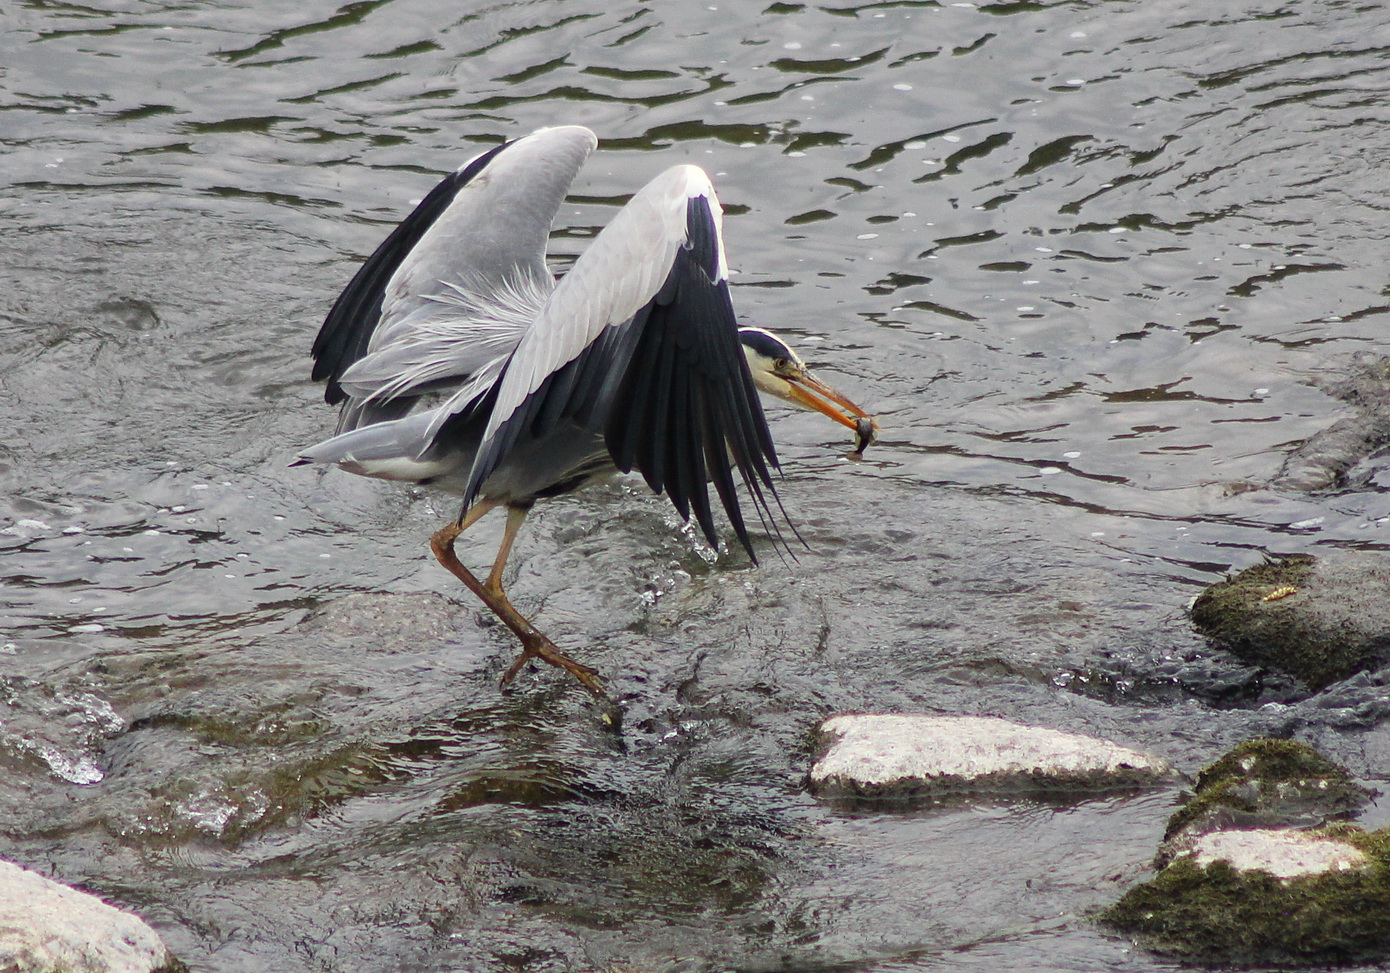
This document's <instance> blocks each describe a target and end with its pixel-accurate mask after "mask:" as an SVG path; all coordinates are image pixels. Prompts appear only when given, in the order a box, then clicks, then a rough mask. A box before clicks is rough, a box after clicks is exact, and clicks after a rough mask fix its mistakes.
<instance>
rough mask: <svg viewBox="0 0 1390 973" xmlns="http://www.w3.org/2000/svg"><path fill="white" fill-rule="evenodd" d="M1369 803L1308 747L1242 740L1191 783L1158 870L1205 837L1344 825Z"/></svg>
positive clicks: (1365, 792)
mask: <svg viewBox="0 0 1390 973" xmlns="http://www.w3.org/2000/svg"><path fill="white" fill-rule="evenodd" d="M1374 796H1375V792H1374V791H1372V790H1370V789H1369V788H1366V787H1363V786H1362V785H1360V784H1358V783H1356V781H1354V780H1353V779H1352V777H1351V773H1350V772H1349V771H1348V770H1347V769H1346V768H1345V767H1343V766H1341V765H1340V764H1337V763H1335V762H1333V761H1331V760H1328V759H1327V758H1326V757H1324V756H1323V755H1322V754H1320V753H1318V752H1317V751H1316V750H1314V749H1313V748H1312V747H1310V746H1308V745H1307V744H1304V743H1299V742H1297V741H1294V740H1249V741H1247V742H1245V743H1242V744H1240V745H1239V746H1238V747H1236V748H1234V749H1233V750H1232V751H1231V752H1230V753H1228V754H1226V755H1225V756H1224V757H1222V758H1221V759H1220V760H1217V761H1216V762H1215V763H1213V764H1212V765H1211V766H1209V767H1207V768H1206V769H1204V770H1203V771H1202V772H1201V773H1200V774H1198V775H1197V784H1196V787H1194V788H1193V792H1192V794H1191V795H1190V796H1189V797H1188V798H1187V799H1186V800H1185V801H1184V802H1183V806H1182V807H1180V808H1179V809H1178V810H1177V811H1176V812H1175V813H1174V814H1173V816H1172V818H1170V819H1169V822H1168V830H1167V832H1166V833H1165V834H1164V839H1163V847H1162V849H1160V851H1159V856H1158V862H1157V863H1158V865H1160V866H1161V865H1164V864H1167V863H1168V862H1169V861H1172V860H1173V859H1174V858H1176V857H1177V856H1178V855H1180V854H1182V853H1184V852H1186V851H1189V850H1190V849H1191V848H1192V847H1193V844H1194V842H1195V841H1196V839H1197V838H1198V837H1199V836H1201V835H1204V834H1207V833H1209V832H1213V831H1220V830H1223V829H1228V828H1258V829H1268V828H1276V827H1277V828H1294V827H1303V828H1306V827H1314V826H1318V825H1323V824H1326V823H1328V822H1330V821H1336V820H1344V819H1346V818H1349V817H1351V816H1352V815H1353V814H1355V813H1356V812H1357V811H1360V810H1361V809H1362V808H1364V807H1365V806H1366V805H1367V804H1368V803H1369V802H1370V800H1371V799H1372V798H1373V797H1374Z"/></svg>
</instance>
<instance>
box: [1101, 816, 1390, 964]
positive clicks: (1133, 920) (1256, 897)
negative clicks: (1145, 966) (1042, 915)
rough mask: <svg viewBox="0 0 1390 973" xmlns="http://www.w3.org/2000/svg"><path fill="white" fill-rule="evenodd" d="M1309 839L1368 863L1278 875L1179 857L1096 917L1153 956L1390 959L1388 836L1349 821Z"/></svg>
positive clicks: (1266, 960)
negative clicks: (1335, 845)
mask: <svg viewBox="0 0 1390 973" xmlns="http://www.w3.org/2000/svg"><path fill="white" fill-rule="evenodd" d="M1314 834H1321V835H1324V836H1326V837H1328V838H1332V839H1335V840H1337V841H1341V842H1344V843H1347V844H1352V845H1355V846H1356V847H1357V848H1359V849H1361V850H1362V851H1364V852H1365V853H1366V854H1367V855H1368V856H1369V857H1370V858H1371V863H1370V864H1369V865H1368V866H1367V867H1365V868H1359V869H1351V870H1345V871H1332V872H1327V873H1325V874H1320V875H1315V876H1304V877H1298V878H1290V879H1280V878H1276V877H1274V876H1273V875H1271V874H1269V873H1268V872H1263V871H1239V870H1237V869H1235V868H1233V867H1232V866H1231V865H1230V864H1229V863H1228V862H1225V861H1216V862H1213V863H1211V864H1209V865H1205V866H1203V865H1199V864H1197V863H1196V862H1195V861H1193V860H1192V859H1191V858H1183V859H1179V860H1178V861H1177V862H1175V863H1174V864H1172V865H1169V866H1168V867H1167V868H1165V869H1164V870H1163V871H1162V872H1160V873H1159V874H1158V875H1157V876H1156V877H1155V878H1154V879H1153V880H1152V881H1150V882H1147V883H1145V884H1143V885H1140V886H1138V887H1136V888H1133V889H1131V890H1130V891H1129V892H1127V893H1126V894H1125V895H1124V896H1123V897H1122V898H1121V899H1120V901H1119V902H1117V903H1115V904H1114V905H1113V906H1111V907H1110V908H1109V909H1106V910H1105V912H1104V913H1102V914H1101V916H1100V918H1101V920H1102V921H1103V922H1105V923H1107V924H1109V925H1111V926H1114V927H1115V928H1117V929H1120V930H1123V931H1125V932H1128V933H1131V934H1133V935H1135V936H1137V937H1138V938H1139V939H1140V940H1141V941H1142V942H1143V944H1144V945H1146V946H1148V947H1149V948H1151V949H1153V950H1155V951H1157V952H1160V953H1164V954H1167V955H1171V956H1176V957H1179V958H1181V959H1183V960H1187V961H1190V962H1199V963H1205V964H1224V965H1239V966H1256V965H1294V964H1297V965H1335V964H1346V963H1364V962H1375V961H1378V960H1380V959H1383V958H1385V957H1387V956H1390V864H1388V863H1387V852H1390V836H1388V835H1387V833H1386V832H1383V831H1380V832H1375V833H1369V834H1368V833H1366V832H1364V831H1361V830H1360V829H1358V828H1355V827H1353V826H1350V825H1338V826H1334V827H1332V828H1329V829H1324V830H1322V831H1321V832H1314Z"/></svg>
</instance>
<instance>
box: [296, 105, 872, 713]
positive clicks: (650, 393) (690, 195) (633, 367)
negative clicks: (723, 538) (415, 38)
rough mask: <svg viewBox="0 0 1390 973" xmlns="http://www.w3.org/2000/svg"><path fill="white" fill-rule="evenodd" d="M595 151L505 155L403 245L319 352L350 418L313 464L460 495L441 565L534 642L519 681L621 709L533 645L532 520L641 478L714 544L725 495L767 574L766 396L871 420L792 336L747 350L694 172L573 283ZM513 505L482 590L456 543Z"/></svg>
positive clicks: (561, 658) (616, 226)
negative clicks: (555, 270)
mask: <svg viewBox="0 0 1390 973" xmlns="http://www.w3.org/2000/svg"><path fill="white" fill-rule="evenodd" d="M597 144H598V143H597V139H596V138H595V136H594V134H593V133H592V132H590V131H589V130H588V129H586V128H581V127H579V126H567V127H560V128H549V129H541V130H540V131H537V132H535V133H533V134H531V135H528V136H526V137H524V138H520V139H516V140H514V141H511V142H508V143H505V144H504V145H501V146H498V147H497V148H494V149H492V150H490V151H488V152H485V153H483V154H482V155H479V156H477V157H475V158H473V159H471V160H470V161H468V162H467V163H465V164H464V165H463V166H462V167H461V168H460V169H458V170H457V171H456V172H453V173H451V174H450V175H449V176H447V177H445V178H444V180H443V181H441V182H440V183H439V184H438V185H437V186H436V187H435V188H434V189H433V190H432V191H431V192H430V193H429V194H428V195H426V196H425V198H424V199H423V200H422V201H421V202H420V203H419V205H418V206H417V207H416V208H415V210H414V212H412V213H411V214H410V215H409V216H408V217H406V219H405V220H404V221H403V222H402V223H401V224H400V225H399V226H397V227H396V228H395V229H394V230H393V231H392V232H391V233H390V235H389V236H388V237H387V238H386V240H385V241H383V242H382V244H381V245H380V246H379V247H378V248H377V250H376V251H375V252H374V253H373V254H372V255H371V256H370V257H369V258H368V259H367V261H366V262H365V263H364V264H363V265H362V267H361V268H360V269H359V270H358V272H357V274H356V275H355V276H354V277H353V279H352V280H351V282H350V283H349V284H348V285H347V287H346V288H344V290H343V292H342V294H341V295H340V296H339V297H338V299H337V301H336V302H335V303H334V305H333V308H332V310H330V311H329V313H328V316H327V317H326V319H325V320H324V323H323V326H322V328H321V329H320V331H319V334H318V338H317V340H316V341H315V342H314V346H313V357H314V370H313V377H314V378H315V379H316V380H323V381H325V382H326V383H327V389H326V392H325V399H326V400H327V401H328V403H329V404H333V405H340V406H341V412H340V417H339V422H338V432H337V435H335V436H334V437H333V438H331V439H328V440H325V441H324V442H322V443H319V444H317V445H315V446H312V447H310V448H309V449H307V450H305V451H304V452H303V453H302V454H301V456H300V459H299V462H306V463H322V464H333V465H337V466H338V467H340V468H342V469H344V470H347V471H349V472H352V473H357V474H360V475H364V476H372V477H379V478H382V479H389V480H399V481H404V482H410V483H418V484H424V485H428V486H432V487H436V488H439V489H442V490H445V491H449V492H452V493H456V494H459V495H461V496H462V498H463V508H462V512H461V513H460V516H459V518H458V520H457V521H455V522H453V523H451V524H450V525H448V526H446V527H445V528H443V529H442V530H440V531H439V532H437V533H436V534H435V535H434V538H433V539H432V547H433V549H434V552H435V555H436V556H437V557H438V558H439V560H440V561H441V563H442V564H443V565H444V566H445V567H446V568H448V569H449V570H450V571H451V572H452V573H453V574H455V575H456V576H457V577H458V578H459V579H460V580H461V581H463V583H464V584H465V585H466V586H467V587H469V588H470V589H471V590H472V591H474V593H475V594H477V595H478V596H479V597H480V598H481V599H482V600H483V601H484V602H485V603H486V604H487V605H488V606H489V607H490V608H491V609H492V610H493V611H494V612H495V613H496V614H497V615H498V616H499V617H500V618H501V619H502V620H503V621H504V622H506V623H507V625H508V626H509V627H511V629H512V630H513V632H514V633H516V635H517V637H518V638H519V639H520V640H521V643H522V653H521V656H520V657H519V658H518V659H517V661H516V663H515V664H514V665H513V666H512V668H511V669H510V670H509V671H508V673H507V674H506V676H504V677H503V683H504V684H506V683H507V682H509V681H510V680H511V678H512V677H513V676H514V675H515V673H516V672H518V671H519V670H520V668H521V667H522V666H523V665H524V664H525V663H526V661H527V660H528V659H531V658H540V659H542V660H544V661H547V662H550V663H552V664H554V665H557V666H561V667H563V668H565V669H566V670H568V671H569V672H571V673H572V674H573V675H574V676H575V677H576V678H577V679H578V680H579V681H580V682H581V683H583V684H584V685H585V686H586V687H587V688H588V689H590V691H592V692H594V693H596V694H602V684H601V683H600V681H599V679H598V677H597V674H596V673H595V672H594V671H593V670H592V669H589V668H588V667H587V666H583V665H581V664H580V663H577V662H575V661H574V660H572V659H569V658H568V657H567V656H565V655H563V654H562V653H561V652H560V651H559V650H558V649H557V648H556V647H555V646H554V644H553V643H552V642H550V640H549V639H547V638H546V637H545V636H543V635H541V634H540V633H539V632H538V631H536V629H535V628H534V626H532V625H531V624H530V622H529V621H528V620H526V619H525V618H524V617H523V616H521V614H520V613H519V612H517V611H516V609H515V608H513V607H512V605H511V603H510V601H509V600H508V599H507V597H506V593H505V591H504V589H503V586H502V573H503V569H504V567H505V564H506V560H507V556H508V554H509V552H510V550H511V546H512V542H513V540H514V539H515V536H516V532H517V530H518V529H519V528H520V526H521V523H522V521H523V520H524V519H525V515H526V512H527V511H528V510H529V509H530V508H531V506H532V504H534V503H535V501H536V500H538V499H542V498H545V497H550V496H555V495H558V494H562V493H566V492H568V491H570V490H574V489H578V488H579V487H581V486H583V485H584V484H585V483H588V482H590V481H592V480H593V479H595V478H596V477H603V476H608V475H610V474H612V473H614V472H617V471H622V472H630V471H632V470H637V471H638V472H640V474H641V475H642V476H643V478H644V479H645V480H646V482H647V483H648V485H649V486H650V487H651V488H652V490H654V491H656V492H658V493H665V494H666V496H667V497H668V498H669V499H670V500H671V502H672V504H673V505H674V506H675V507H676V509H677V511H679V512H680V514H681V515H682V516H683V517H685V518H686V519H689V518H691V517H692V516H693V517H694V518H695V520H696V522H697V523H698V524H699V526H700V529H701V531H702V532H703V533H704V535H705V537H706V538H707V539H708V540H709V541H710V543H711V544H717V539H718V534H717V528H716V523H715V519H714V511H713V504H712V503H711V498H710V493H709V489H708V488H709V485H710V484H711V483H712V484H713V485H714V488H715V496H716V498H717V500H718V503H719V506H720V507H721V508H722V510H723V513H724V516H725V517H726V518H727V519H728V521H729V523H730V524H731V525H732V527H733V530H734V533H735V535H736V536H737V538H738V540H739V542H740V544H741V545H742V546H743V547H744V549H745V550H746V551H747V552H748V554H749V556H750V557H753V558H754V560H756V556H755V554H754V550H753V545H752V541H751V539H750V537H749V534H748V529H747V526H746V524H745V521H744V517H743V512H742V509H741V507H740V501H739V496H738V490H737V484H738V483H740V482H741V483H742V485H743V488H744V491H745V493H746V494H747V496H748V498H749V500H750V501H751V503H752V505H753V507H754V508H755V510H756V512H757V515H758V517H759V518H760V519H761V520H762V522H763V523H765V524H767V525H769V526H771V527H772V528H773V529H774V530H775V529H776V525H777V524H778V522H779V516H778V514H779V512H780V511H779V509H778V505H777V500H776V488H775V485H774V481H773V479H772V473H773V471H775V470H777V469H778V464H777V454H776V450H775V449H774V447H773V444H772V438H771V435H770V433H769V431H768V427H767V421H766V419H765V417H764V415H763V411H762V407H761V404H760V402H759V399H758V395H757V392H758V390H759V389H761V390H762V391H765V392H768V393H769V394H772V395H775V396H778V397H780V398H784V399H787V400H788V401H792V402H795V403H796V404H798V405H802V406H805V407H809V408H815V409H817V410H819V411H821V412H824V413H825V414H827V415H829V416H831V417H832V418H834V419H835V420H836V421H838V422H840V423H842V424H844V425H846V426H849V427H851V428H853V427H855V425H856V422H857V420H860V419H867V417H866V414H865V413H864V412H863V411H862V410H860V409H859V408H858V407H857V406H855V405H854V404H853V403H852V402H850V401H849V400H848V399H846V398H844V397H843V396H841V395H839V393H836V392H835V391H834V390H832V389H830V388H829V387H828V386H825V385H824V384H822V383H820V382H819V381H818V380H816V379H815V378H813V377H812V376H811V375H810V373H809V372H808V371H807V370H806V368H805V366H804V365H803V364H802V363H801V361H800V359H798V358H797V356H796V355H795V353H793V352H792V351H791V349H790V348H788V347H787V346H786V344H785V343H784V342H782V341H781V339H779V338H777V337H775V336H773V335H771V334H770V333H768V332H766V331H761V330H759V329H744V330H743V331H742V332H740V329H739V328H738V325H737V323H736V320H735V317H734V312H733V307H732V304H731V302H730V298H729V288H728V268H727V263H726V259H725V255H724V245H723V239H722V236H721V213H722V211H721V209H720V207H719V202H718V200H717V199H716V198H715V195H714V190H713V187H712V186H711V185H710V182H709V179H708V177H707V176H706V175H705V173H704V172H703V171H701V170H700V169H698V168H697V167H695V166H690V165H681V166H676V167H674V168H671V169H668V170H667V171H666V172H664V173H662V174H661V175H659V176H657V177H656V178H655V179H653V180H652V181H651V182H650V183H648V184H647V185H646V186H645V187H644V188H643V189H642V190H640V191H639V192H638V193H637V194H636V195H635V196H633V197H632V199H631V200H630V201H629V202H628V203H627V205H625V206H624V207H623V208H622V209H621V210H620V211H619V212H618V214H617V215H616V216H615V217H614V218H613V220H612V222H611V223H609V225H608V226H606V227H605V228H604V229H603V230H602V231H601V232H600V233H599V234H598V235H597V236H596V237H595V238H594V240H593V242H592V243H591V244H590V246H589V248H588V249H587V250H586V251H585V252H584V253H583V254H582V255H581V256H580V257H579V258H578V260H576V261H575V263H574V265H573V267H572V268H571V270H570V271H569V272H568V273H567V274H565V275H564V277H562V278H561V279H559V280H558V281H557V280H556V279H555V277H554V276H553V275H552V274H551V272H550V271H549V269H548V268H547V265H546V244H547V242H548V239H549V232H550V225H551V222H552V221H553V219H554V217H555V214H556V212H557V211H558V210H559V207H560V205H561V203H562V202H563V201H564V197H565V193H566V191H567V190H568V188H569V185H570V183H571V182H572V181H573V180H574V178H575V177H576V175H577V174H578V172H579V169H580V167H581V166H582V165H583V163H584V161H585V159H586V158H587V157H588V156H589V154H590V153H591V152H592V151H593V150H594V148H595V147H596V146H597ZM498 506H502V507H505V508H506V509H507V510H508V519H507V529H506V532H505V534H504V536H503V541H502V545H501V549H500V550H499V552H498V555H497V557H496V559H495V560H494V563H493V568H492V572H491V574H490V575H489V576H488V579H487V580H486V581H485V582H480V581H479V580H478V579H477V578H476V577H475V576H474V575H473V574H472V572H470V571H469V570H468V569H467V568H466V567H464V566H463V564H462V563H460V562H459V560H458V557H457V555H456V553H455V551H454V541H455V539H456V538H457V537H458V535H459V534H460V533H461V532H462V531H463V530H464V529H466V528H467V527H468V526H469V525H471V524H472V523H474V522H475V521H476V520H477V519H478V518H480V517H481V516H483V514H485V513H487V512H488V511H490V510H492V509H493V508H495V507H498Z"/></svg>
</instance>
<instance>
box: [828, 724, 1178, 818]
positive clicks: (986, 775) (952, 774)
mask: <svg viewBox="0 0 1390 973" xmlns="http://www.w3.org/2000/svg"><path fill="white" fill-rule="evenodd" d="M820 731H821V734H822V737H823V738H824V739H828V740H829V741H830V745H829V746H828V748H827V749H826V751H825V754H824V756H822V757H821V759H820V760H818V761H816V763H815V766H813V767H812V768H811V776H810V784H811V789H812V790H813V791H815V792H816V793H818V794H821V795H823V796H832V797H834V796H840V797H886V798H894V797H912V796H917V795H934V794H949V793H962V792H974V791H1009V790H1038V789H1042V790H1054V789H1055V790H1071V791H1075V790H1108V789H1115V788H1123V787H1136V786H1149V785H1154V784H1159V783H1164V782H1167V781H1171V780H1173V779H1175V777H1176V772H1175V771H1174V770H1173V767H1172V765H1171V764H1170V763H1168V761H1166V760H1164V759H1162V758H1161V757H1155V756H1153V755H1152V754H1147V753H1142V752H1140V751H1137V750H1131V749H1129V748H1128V747H1122V746H1119V745H1117V744H1114V743H1110V742H1108V741H1106V740H1098V739H1096V738H1094V737H1088V736H1083V735H1081V734H1077V733H1064V732H1062V731H1060V730H1052V729H1047V728H1045V727H1036V726H1024V725H1022V724H1019V723H1011V722H1009V721H1008V720H1002V719H997V718H994V717H982V716H928V715H924V714H865V715H846V716H835V717H831V718H830V719H828V720H826V721H825V722H824V723H822V724H821V727H820Z"/></svg>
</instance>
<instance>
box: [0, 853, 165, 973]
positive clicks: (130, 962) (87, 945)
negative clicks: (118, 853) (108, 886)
mask: <svg viewBox="0 0 1390 973" xmlns="http://www.w3.org/2000/svg"><path fill="white" fill-rule="evenodd" d="M0 969H3V970H6V971H14V973H59V971H61V973H152V971H153V973H177V971H182V970H183V969H184V966H183V964H182V963H180V962H179V961H178V960H176V959H174V958H173V957H172V956H171V955H170V954H169V950H168V949H167V948H166V947H165V945H164V941H163V940H161V939H160V938H159V934H158V933H157V932H155V931H154V930H153V929H151V928H150V927H149V926H147V925H146V924H145V923H144V921H143V920H141V919H140V918H139V917H138V916H134V915H131V914H130V913H129V912H122V911H121V910H120V909H117V908H115V907H114V906H110V905H107V904H106V903H105V902H103V901H101V899H98V898H97V897H96V896H94V895H88V894H87V893H86V892H79V891H78V890H77V889H73V888H69V887H68V886H66V885H61V884H59V883H58V882H54V881H52V880H50V879H47V878H44V877H43V876H42V875H40V874H38V873H37V872H31V871H29V870H27V869H24V868H20V867H19V866H18V865H14V864H12V863H10V862H6V861H0Z"/></svg>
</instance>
